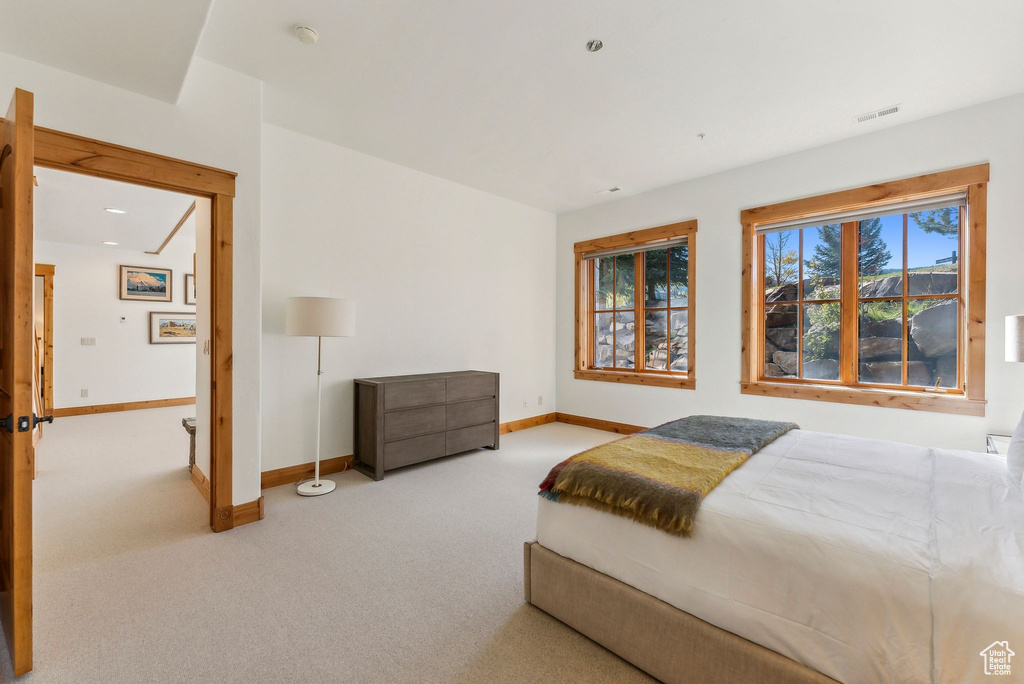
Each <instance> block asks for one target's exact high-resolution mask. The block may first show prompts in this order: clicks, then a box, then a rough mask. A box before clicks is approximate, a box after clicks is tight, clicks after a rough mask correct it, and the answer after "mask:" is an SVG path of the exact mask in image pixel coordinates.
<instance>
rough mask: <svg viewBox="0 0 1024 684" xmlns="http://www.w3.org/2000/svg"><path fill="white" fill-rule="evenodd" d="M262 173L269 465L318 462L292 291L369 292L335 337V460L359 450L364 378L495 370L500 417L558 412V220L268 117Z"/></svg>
mask: <svg viewBox="0 0 1024 684" xmlns="http://www.w3.org/2000/svg"><path fill="white" fill-rule="evenodd" d="M263 174H264V175H263V188H264V192H263V307H264V309H263V313H264V316H263V359H264V361H263V393H264V395H263V468H264V470H269V469H272V468H280V467H282V466H287V465H292V464H296V463H303V462H309V461H312V460H313V456H314V442H313V439H314V434H313V433H314V420H315V410H316V340H315V339H312V338H291V337H285V336H284V334H283V331H284V306H285V298H287V297H289V296H299V295H321V296H335V297H347V298H351V299H354V300H355V302H356V336H355V337H353V338H338V339H325V340H324V354H325V359H324V365H325V371H326V375H325V376H324V409H323V416H324V422H323V447H322V449H321V456H322V457H323V458H331V457H334V456H342V455H346V454H351V453H352V411H353V407H352V393H353V383H352V379H353V378H356V377H366V376H377V375H393V374H400V373H428V372H434V371H449V370H460V369H467V368H472V369H478V370H489V371H497V372H499V373H501V402H500V404H501V405H500V418H501V420H502V421H503V422H505V421H510V420H516V419H519V418H525V417H528V416H533V415H537V414H539V413H547V412H550V411H554V410H555V396H554V395H555V389H554V320H555V319H554V300H553V297H552V292H553V291H554V285H555V263H554V244H555V217H554V215H553V214H550V213H547V212H544V211H540V210H537V209H532V208H529V207H526V206H523V205H520V204H516V203H515V202H511V201H508V200H504V199H500V198H498V197H495V196H493V195H489V194H486V193H483V192H479V191H477V190H472V189H470V188H467V187H465V186H462V185H458V184H455V183H452V182H449V181H445V180H441V179H439V178H436V177H434V176H430V175H427V174H424V173H420V172H418V171H413V170H411V169H408V168H405V167H401V166H397V165H395V164H392V163H389V162H385V161H382V160H380V159H376V158H374V157H370V156H367V155H364V154H361V153H358V152H354V151H352V150H348V149H345V148H342V147H337V146H334V145H330V144H327V143H324V142H321V141H318V140H315V139H313V138H309V137H306V136H303V135H299V134H297V133H293V132H290V131H287V130H285V129H282V128H278V127H276V126H271V125H268V124H265V125H264V126H263ZM538 395H543V397H544V403H543V405H541V406H538V405H537V396H538ZM524 400H525V401H526V402H527V406H526V407H525V408H524V407H523V401H524Z"/></svg>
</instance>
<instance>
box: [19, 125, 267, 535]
mask: <svg viewBox="0 0 1024 684" xmlns="http://www.w3.org/2000/svg"><path fill="white" fill-rule="evenodd" d="M34 159H35V165H36V166H38V167H44V168H49V169H56V170H62V171H70V172H72V173H80V174H85V175H88V176H93V177H96V178H106V179H109V180H115V181H123V182H126V183H132V184H135V185H143V186H147V187H150V188H157V189H161V190H168V191H170V192H176V193H182V194H186V195H192V196H195V197H200V198H203V199H205V200H207V202H206V205H207V206H208V207H209V209H208V211H209V225H210V234H209V240H210V250H209V254H210V265H209V280H208V282H209V284H210V289H209V297H210V331H211V334H210V341H209V357H210V426H211V429H210V472H209V473H206V475H207V477H208V479H209V489H210V527H211V528H212V529H213V531H214V532H223V531H225V530H229V529H232V528H233V527H234V526H235V525H236V524H238V523H244V522H250V519H251V518H252V513H251V511H250V510H249V508H257V507H256V506H249V507H247V508H244V509H242V510H241V511H239V512H237V513H236V511H235V508H234V506H233V505H232V478H231V473H232V459H231V444H232V440H231V427H232V421H231V411H232V407H231V398H232V368H231V348H232V322H231V316H232V299H233V298H232V257H233V253H232V232H233V210H232V207H233V198H234V195H235V174H234V173H232V172H229V171H223V170H221V169H215V168H212V167H207V166H202V165H198V164H193V163H191V162H186V161H182V160H178V159H173V158H170V157H164V156H161V155H156V154H151V153H149V152H143V151H141V150H135V149H131V148H127V147H122V146H120V145H113V144H110V143H105V142H101V141H98V140H93V139H89V138H84V137H81V136H77V135H73V134H70V133H64V132H61V131H54V130H51V129H46V128H40V127H36V128H35V155H34ZM203 275H204V274H203V273H201V272H200V271H198V270H197V272H196V276H197V278H198V279H199V281H200V282H202V280H203ZM258 509H259V510H260V512H262V506H258Z"/></svg>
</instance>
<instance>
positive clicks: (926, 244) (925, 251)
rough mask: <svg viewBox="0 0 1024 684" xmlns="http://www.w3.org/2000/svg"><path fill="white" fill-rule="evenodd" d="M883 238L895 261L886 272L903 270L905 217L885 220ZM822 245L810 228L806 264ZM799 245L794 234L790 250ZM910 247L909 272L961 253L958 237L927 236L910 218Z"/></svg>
mask: <svg viewBox="0 0 1024 684" xmlns="http://www.w3.org/2000/svg"><path fill="white" fill-rule="evenodd" d="M881 237H882V239H883V240H885V242H886V245H888V249H889V253H890V254H892V258H891V259H890V260H889V263H887V264H886V265H885V268H886V269H892V268H894V269H901V268H903V215H902V214H894V215H892V216H883V217H882V232H881ZM820 242H821V240H820V239H819V238H818V231H817V230H816V229H814V228H807V229H805V230H804V261H807V260H809V259H811V258H812V257H813V256H814V247H815V245H817V244H818V243H820ZM796 243H797V236H796V233H795V232H794V233H793V237H792V238H791V240H790V244H789V245H787V246H789V247H791V248H796ZM907 246H908V252H909V258H908V259H907V266H908V268H915V267H918V266H933V265H934V264H935V262H936V261H937V260H938V259H945V258H947V257H949V256H950V255H952V254H953V252H954V250H957V240H956V236H953V237H947V236H945V235H939V234H937V233H925V232H924V231H923V230H921V229H920V228H918V227H917V224H916V223H915V222H914V219H913V218H909V219H908V221H907ZM806 269H807V267H806V265H805V266H804V270H805V271H806Z"/></svg>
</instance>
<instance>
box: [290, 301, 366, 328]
mask: <svg viewBox="0 0 1024 684" xmlns="http://www.w3.org/2000/svg"><path fill="white" fill-rule="evenodd" d="M285 333H286V334H288V335H295V336H300V337H352V336H354V335H355V334H356V305H355V302H353V301H352V300H350V299H334V298H332V297H289V298H288V304H287V309H286V312H285Z"/></svg>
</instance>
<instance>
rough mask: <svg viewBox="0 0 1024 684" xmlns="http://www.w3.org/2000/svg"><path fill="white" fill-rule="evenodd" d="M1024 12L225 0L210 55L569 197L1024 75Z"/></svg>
mask: <svg viewBox="0 0 1024 684" xmlns="http://www.w3.org/2000/svg"><path fill="white" fill-rule="evenodd" d="M298 21H302V22H307V23H309V25H311V26H313V27H314V28H316V29H317V30H318V31H319V32H320V42H319V43H317V44H316V45H315V46H312V47H307V46H304V45H302V44H301V43H299V42H298V40H297V39H295V38H294V37H293V36H292V35H291V34H290V32H289V28H290V27H291V26H292V25H293V24H294V23H296V22H298ZM1022 27H1024V2H1021V1H1020V0H985V1H984V2H979V1H978V0H899V1H893V0H855V1H842V0H776V1H774V2H765V0H729V1H723V0H661V1H648V2H628V1H627V2H624V1H623V0H558V1H557V2H552V1H551V0H516V1H515V2H508V1H506V2H481V1H480V0H433V1H424V2H412V1H409V2H379V1H375V0H347V1H346V2H336V0H301V1H299V2H285V1H284V0H216V2H215V3H214V6H213V10H212V12H211V14H210V20H209V24H208V25H207V29H206V32H205V33H204V35H203V38H202V40H201V41H200V45H199V49H198V54H199V55H201V56H204V57H206V58H209V59H210V60H212V61H215V62H219V63H221V64H223V65H225V66H228V67H231V68H233V69H236V70H238V71H242V72H245V73H248V74H250V75H252V76H255V77H258V78H261V79H263V80H264V81H265V87H264V93H265V98H266V100H265V103H264V118H265V119H266V120H268V121H269V122H272V123H275V124H278V125H281V126H284V127H288V128H292V129H294V130H298V131H301V132H305V133H308V134H311V135H313V136H316V137H319V138H321V139H325V140H330V141H333V142H336V143H339V144H341V145H344V146H346V147H351V148H354V149H357V150H360V151H362V152H366V153H369V154H372V155H375V156H377V157H382V158H384V159H388V160H391V161H394V162H398V163H400V164H404V165H406V166H410V167H412V168H415V169H419V170H422V171H426V172H428V173H432V174H435V175H437V176H441V177H444V178H448V179H450V180H454V181H457V182H460V183H464V184H466V185H469V186H473V187H476V188H479V189H482V190H486V191H489V192H492V193H494V194H497V195H501V196H504V197H509V198H512V199H516V200H519V201H521V202H523V203H525V204H529V205H533V206H537V207H541V208H544V209H549V210H553V211H564V210H568V209H573V208H576V207H581V206H585V205H589V204H594V203H596V202H599V201H605V200H607V199H609V198H610V197H612V196H609V195H603V196H602V195H597V194H595V193H597V192H598V191H599V190H601V189H604V188H609V187H611V186H614V185H620V186H622V188H623V191H622V192H620V193H617V194H616V195H614V197H621V196H622V195H625V194H630V193H635V192H640V191H643V190H648V189H651V188H656V187H661V186H664V185H668V184H671V183H673V182H678V181H681V180H685V179H689V178H694V177H698V176H703V175H706V174H709V173H712V172H715V171H720V170H724V169H726V168H731V167H736V166H740V165H743V164H748V163H751V162H754V161H757V160H761V159H767V158H771V157H775V156H778V155H782V154H786V153H789V152H794V151H797V150H800V149H805V148H809V147H814V146H817V145H820V144H823V143H827V142H830V141H834V140H838V139H841V138H847V137H851V136H855V135H858V134H862V133H866V132H868V131H871V130H877V129H878V128H879V127H881V126H888V125H895V124H897V123H901V122H906V121H909V120H911V119H917V118H921V117H925V116H930V115H933V114H937V113H940V112H943V111H948V110H952V109H957V108H960V107H964V106H967V105H970V104H974V103H978V102H982V101H986V100H991V99H995V98H998V97H1002V96H1006V95H1010V94H1013V93H1016V92H1020V91H1024V40H1022V39H1021V29H1022ZM591 38H600V39H601V40H603V41H604V45H605V47H604V49H603V50H602V51H600V52H597V53H593V54H591V53H588V52H587V51H586V50H585V49H584V45H585V43H586V42H587V40H589V39H591ZM897 103H902V104H903V105H904V107H905V109H904V111H903V112H902V113H900V114H898V115H896V116H893V117H891V118H889V119H884V120H878V121H875V122H872V123H867V124H855V123H854V122H853V119H852V118H853V117H854V116H856V115H858V114H862V113H864V112H867V111H871V110H874V109H878V108H881V107H886V106H888V105H892V104H897ZM698 133H706V134H707V137H706V138H705V139H704V140H703V141H700V140H698V137H697V134H698Z"/></svg>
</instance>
